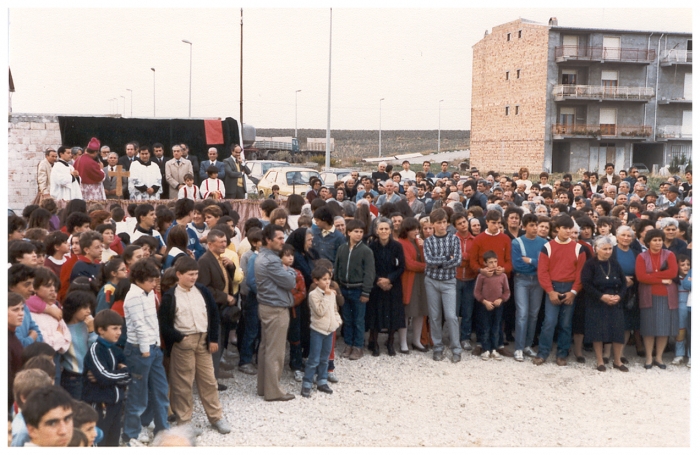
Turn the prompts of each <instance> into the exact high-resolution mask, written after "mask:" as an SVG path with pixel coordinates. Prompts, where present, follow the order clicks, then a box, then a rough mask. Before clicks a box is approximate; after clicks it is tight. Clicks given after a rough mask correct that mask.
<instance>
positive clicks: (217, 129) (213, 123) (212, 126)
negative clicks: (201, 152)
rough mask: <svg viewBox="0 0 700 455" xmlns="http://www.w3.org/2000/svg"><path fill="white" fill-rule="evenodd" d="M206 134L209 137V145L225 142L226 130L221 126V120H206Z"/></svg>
mask: <svg viewBox="0 0 700 455" xmlns="http://www.w3.org/2000/svg"><path fill="white" fill-rule="evenodd" d="M204 134H205V136H206V138H207V145H217V144H223V143H224V131H223V129H222V128H221V120H220V119H217V120H205V121H204Z"/></svg>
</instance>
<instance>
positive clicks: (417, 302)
mask: <svg viewBox="0 0 700 455" xmlns="http://www.w3.org/2000/svg"><path fill="white" fill-rule="evenodd" d="M398 241H399V243H400V244H401V246H402V247H403V255H404V259H405V261H406V268H405V269H404V272H403V275H401V285H402V287H403V304H404V305H405V307H404V308H405V311H404V312H405V315H406V326H408V323H409V318H410V319H412V322H411V327H412V329H413V340H412V341H411V344H412V346H413V349H415V350H417V351H420V352H427V351H428V349H427V348H426V347H425V346H423V344H422V343H421V342H420V336H421V330H422V328H423V318H424V317H425V316H427V315H428V300H427V298H426V294H425V258H424V257H423V239H421V238H420V223H419V222H418V220H416V219H415V218H406V219H405V220H403V222H402V223H401V228H400V229H399V240H398ZM399 341H400V342H401V348H400V350H399V352H401V353H402V354H408V343H407V340H406V329H405V328H404V329H399Z"/></svg>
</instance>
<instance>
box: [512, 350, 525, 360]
mask: <svg viewBox="0 0 700 455" xmlns="http://www.w3.org/2000/svg"><path fill="white" fill-rule="evenodd" d="M513 358H514V359H515V360H517V361H518V362H522V361H524V360H525V356H523V351H521V350H520V349H518V350H517V351H515V352H514V353H513Z"/></svg>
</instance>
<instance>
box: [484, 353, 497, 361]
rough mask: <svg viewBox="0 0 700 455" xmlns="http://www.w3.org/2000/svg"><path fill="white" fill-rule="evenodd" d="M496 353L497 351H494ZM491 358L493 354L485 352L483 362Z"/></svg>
mask: <svg viewBox="0 0 700 455" xmlns="http://www.w3.org/2000/svg"><path fill="white" fill-rule="evenodd" d="M493 352H496V351H493ZM490 358H491V353H490V352H489V351H484V352H482V353H481V360H488V359H490Z"/></svg>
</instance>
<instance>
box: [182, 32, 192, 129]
mask: <svg viewBox="0 0 700 455" xmlns="http://www.w3.org/2000/svg"><path fill="white" fill-rule="evenodd" d="M182 42H183V43H185V44H189V45H190V107H189V111H188V115H187V116H188V117H192V42H190V41H187V40H186V39H183V40H182Z"/></svg>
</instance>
